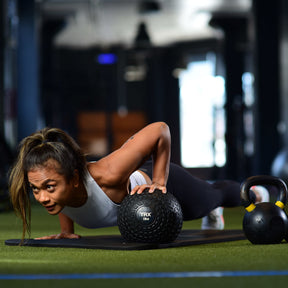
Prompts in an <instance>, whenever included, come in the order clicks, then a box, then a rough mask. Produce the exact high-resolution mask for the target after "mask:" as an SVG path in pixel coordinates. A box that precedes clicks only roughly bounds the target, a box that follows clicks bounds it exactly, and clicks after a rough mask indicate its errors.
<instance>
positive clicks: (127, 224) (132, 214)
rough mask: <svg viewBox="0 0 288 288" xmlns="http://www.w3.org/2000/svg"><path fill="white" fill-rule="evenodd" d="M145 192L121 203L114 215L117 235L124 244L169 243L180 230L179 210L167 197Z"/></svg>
mask: <svg viewBox="0 0 288 288" xmlns="http://www.w3.org/2000/svg"><path fill="white" fill-rule="evenodd" d="M148 190H149V189H145V190H144V191H143V193H142V194H134V195H128V196H126V197H125V198H124V200H123V201H122V203H121V205H120V207H119V211H118V227H119V230H120V233H121V235H122V236H123V238H124V239H125V240H126V241H127V242H141V243H169V242H173V241H174V240H175V239H176V238H177V236H178V234H179V233H180V231H181V228H182V223H183V215H182V210H181V206H180V204H179V203H178V201H177V200H176V198H175V197H174V196H173V195H172V194H170V193H166V194H164V193H162V191H161V190H155V191H154V192H153V193H149V192H148Z"/></svg>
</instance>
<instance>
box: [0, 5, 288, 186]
mask: <svg viewBox="0 0 288 288" xmlns="http://www.w3.org/2000/svg"><path fill="white" fill-rule="evenodd" d="M197 2H199V3H197ZM287 15H288V2H287V1H285V0H274V1H269V0H239V1H236V0H235V1H230V0H211V1H191V0H181V1H180V0H155V1H148V0H82V1H80V0H67V1H65V0H35V1H34V0H26V1H21V0H18V1H17V0H2V1H1V4H0V20H1V21H0V137H1V138H0V139H1V147H0V148H1V152H2V153H1V157H0V163H1V169H0V170H3V171H4V172H1V173H5V171H6V170H5V169H6V167H8V166H9V164H10V161H11V159H13V156H14V153H15V149H16V147H17V144H18V143H19V141H20V140H21V139H22V138H23V137H25V136H27V135H29V134H31V133H32V132H34V131H35V130H36V129H39V128H42V127H44V126H50V127H52V126H53V127H59V128H62V129H64V130H66V131H67V132H69V133H70V134H71V135H72V136H73V137H75V139H76V140H77V141H78V142H79V144H80V145H81V146H82V147H83V149H85V150H87V151H88V152H90V153H91V158H93V159H97V158H98V157H102V156H104V155H105V154H106V153H109V152H110V151H111V150H113V149H115V148H117V147H119V146H120V145H121V144H122V143H123V141H124V140H125V139H126V138H127V137H129V136H130V135H131V134H133V133H134V132H135V131H136V130H138V129H139V128H142V127H143V126H144V125H145V124H147V123H149V122H153V121H165V122H167V123H168V125H169V126H170V129H171V134H172V161H173V162H176V163H178V164H181V165H183V166H185V167H186V168H187V169H189V171H191V173H193V174H195V175H196V176H199V177H201V178H204V179H219V178H229V179H234V180H239V181H242V180H243V179H244V178H246V177H248V176H250V175H255V174H271V168H272V164H273V162H274V160H275V158H276V156H277V155H278V154H279V153H280V152H281V151H286V150H285V148H287V146H288V143H287V142H288V130H287V125H288V113H286V111H287V110H288V81H287V79H288V61H287V59H288V57H287V55H288V40H287V39H288V23H287V21H288V20H287V19H288V17H287ZM1 175H2V174H1ZM1 177H2V178H3V177H4V176H3V175H2V176H1Z"/></svg>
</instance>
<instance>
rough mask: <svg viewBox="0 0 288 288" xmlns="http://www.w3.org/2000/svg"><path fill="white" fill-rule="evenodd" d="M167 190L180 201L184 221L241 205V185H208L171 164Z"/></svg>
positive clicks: (224, 183)
mask: <svg viewBox="0 0 288 288" xmlns="http://www.w3.org/2000/svg"><path fill="white" fill-rule="evenodd" d="M167 190H168V192H171V193H172V194H173V195H174V196H175V197H176V198H177V199H178V201H179V203H180V205H181V207H182V211H183V215H184V220H192V219H197V218H202V217H203V216H205V215H207V214H208V213H209V212H210V211H212V210H213V209H215V208H217V207H219V206H223V207H236V206H240V205H241V199H240V184H239V183H237V182H234V181H229V180H225V181H217V182H215V183H212V184H211V183H208V182H207V181H203V180H201V179H198V178H196V177H194V176H193V175H191V174H190V173H189V172H188V171H187V170H185V169H184V168H182V167H180V166H178V165H176V164H173V163H171V165H170V174H169V179H168V183H167Z"/></svg>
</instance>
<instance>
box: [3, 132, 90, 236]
mask: <svg viewBox="0 0 288 288" xmlns="http://www.w3.org/2000/svg"><path fill="white" fill-rule="evenodd" d="M49 159H54V160H55V161H57V162H58V163H59V166H60V168H59V170H58V171H57V172H58V173H60V174H62V175H64V177H65V179H66V180H67V181H69V180H71V179H72V177H73V175H74V173H75V170H77V171H78V174H79V180H80V181H84V178H85V174H86V159H85V156H84V154H83V153H82V150H81V149H80V147H79V146H78V144H77V143H76V142H75V141H74V139H73V138H72V137H70V136H69V135H68V134H67V133H65V132H64V131H63V130H61V129H58V128H44V129H42V130H40V131H38V132H36V133H33V134H32V135H30V136H28V137H26V138H24V139H23V140H22V141H21V143H20V145H19V153H18V158H17V160H16V162H15V165H14V166H13V168H12V170H11V173H10V178H9V191H10V196H11V202H12V204H13V207H14V209H15V212H16V214H17V215H19V216H20V217H21V219H22V222H23V235H22V239H24V237H25V234H26V232H27V231H28V232H29V233H30V222H31V207H30V197H29V186H28V180H27V172H28V171H30V170H31V169H33V168H35V167H39V166H45V165H46V163H47V161H48V160H49Z"/></svg>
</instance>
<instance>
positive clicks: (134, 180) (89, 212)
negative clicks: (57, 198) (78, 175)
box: [61, 171, 146, 228]
mask: <svg viewBox="0 0 288 288" xmlns="http://www.w3.org/2000/svg"><path fill="white" fill-rule="evenodd" d="M130 183H131V189H133V187H135V186H136V185H141V184H146V181H145V178H144V177H143V175H142V174H141V173H139V172H138V171H135V172H134V173H133V174H131V176H130ZM84 185H85V188H86V191H87V196H88V197H87V201H86V203H85V204H84V205H82V206H81V207H77V208H74V207H69V206H66V207H64V209H63V210H62V211H61V212H62V213H63V214H65V215H66V216H68V217H69V218H70V219H71V220H73V221H74V222H75V223H77V224H78V225H80V226H82V227H86V228H101V227H109V226H116V225H117V211H118V207H119V204H116V203H114V202H113V201H112V200H111V199H110V198H109V197H108V196H107V195H106V194H105V192H104V191H103V190H102V189H101V188H100V186H99V185H98V184H97V183H96V181H95V180H94V179H93V178H92V176H91V175H90V173H89V172H88V173H87V176H86V181H85V183H84Z"/></svg>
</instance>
